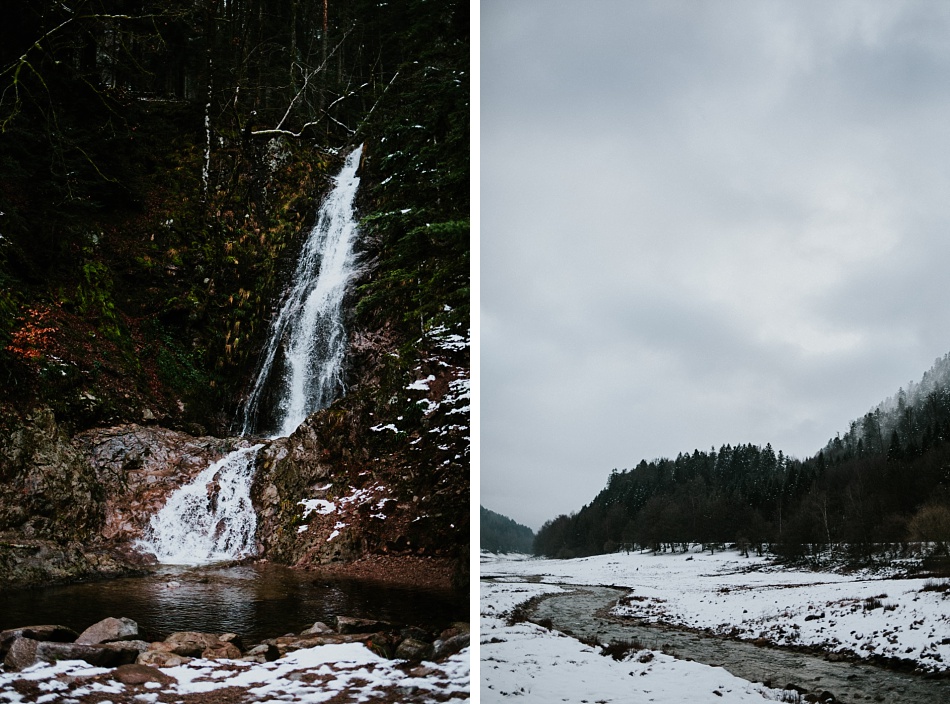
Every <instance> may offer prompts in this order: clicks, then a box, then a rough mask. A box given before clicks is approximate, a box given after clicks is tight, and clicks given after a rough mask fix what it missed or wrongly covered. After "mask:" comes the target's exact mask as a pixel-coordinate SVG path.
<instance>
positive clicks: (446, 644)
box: [432, 633, 471, 660]
mask: <svg viewBox="0 0 950 704" xmlns="http://www.w3.org/2000/svg"><path fill="white" fill-rule="evenodd" d="M470 638H471V637H470V635H469V634H468V633H459V634H458V635H456V636H452V637H451V638H446V639H445V640H443V639H441V638H440V639H439V640H437V641H436V642H435V643H433V644H432V647H433V652H432V657H433V658H435V659H436V660H441V659H442V658H447V657H448V656H449V655H454V654H455V653H457V652H459V651H460V650H463V649H464V648H467V647H468V646H469V644H470Z"/></svg>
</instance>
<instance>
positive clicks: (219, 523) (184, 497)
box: [138, 445, 264, 565]
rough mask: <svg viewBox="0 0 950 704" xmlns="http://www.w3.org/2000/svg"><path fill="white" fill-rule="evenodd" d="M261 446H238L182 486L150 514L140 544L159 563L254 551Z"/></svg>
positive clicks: (220, 557) (234, 556)
mask: <svg viewBox="0 0 950 704" xmlns="http://www.w3.org/2000/svg"><path fill="white" fill-rule="evenodd" d="M262 447H264V446H263V445H254V446H252V447H245V448H242V449H240V450H236V451H235V452H232V453H231V454H229V455H227V456H226V457H223V458H222V459H220V460H218V461H217V462H215V463H214V464H212V465H211V466H210V467H208V468H207V469H205V470H203V471H202V472H201V473H200V474H199V475H198V476H197V477H195V479H194V480H193V481H192V482H191V483H190V484H186V485H185V486H183V487H181V488H180V489H178V490H177V491H176V492H175V493H174V494H172V495H171V496H170V497H169V498H168V502H167V503H166V504H165V506H164V507H163V508H162V510H161V511H159V512H158V513H157V514H155V515H154V516H153V517H152V521H151V524H150V526H149V528H150V530H149V531H147V535H146V536H145V537H144V538H143V539H142V540H141V541H139V543H138V546H139V547H141V548H143V549H145V550H148V551H149V552H151V553H154V554H155V557H157V558H158V561H159V562H163V563H168V564H173V565H200V564H203V563H207V562H219V561H222V560H234V559H237V558H241V557H246V556H248V555H251V554H253V553H254V533H255V530H256V529H257V515H256V514H255V513H254V507H253V506H252V505H251V481H252V480H253V478H254V460H255V458H256V457H257V451H258V450H260V449H261V448H262Z"/></svg>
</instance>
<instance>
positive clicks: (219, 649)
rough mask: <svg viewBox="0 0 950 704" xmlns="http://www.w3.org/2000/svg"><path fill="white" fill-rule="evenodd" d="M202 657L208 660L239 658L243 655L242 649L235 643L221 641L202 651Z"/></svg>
mask: <svg viewBox="0 0 950 704" xmlns="http://www.w3.org/2000/svg"><path fill="white" fill-rule="evenodd" d="M201 657H203V658H205V659H206V660H237V659H238V658H239V657H241V651H240V650H239V649H238V647H237V646H236V645H234V643H222V642H220V641H219V642H218V643H217V644H216V645H212V646H209V647H207V648H205V649H204V650H203V651H201Z"/></svg>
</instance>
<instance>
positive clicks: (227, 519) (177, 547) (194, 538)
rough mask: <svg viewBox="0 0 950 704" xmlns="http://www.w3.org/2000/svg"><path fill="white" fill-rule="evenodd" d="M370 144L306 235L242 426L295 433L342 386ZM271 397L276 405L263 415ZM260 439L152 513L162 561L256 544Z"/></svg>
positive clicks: (349, 162)
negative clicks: (359, 199) (359, 200)
mask: <svg viewBox="0 0 950 704" xmlns="http://www.w3.org/2000/svg"><path fill="white" fill-rule="evenodd" d="M362 151H363V148H362V146H359V147H357V148H356V149H355V150H353V151H352V152H351V153H350V154H349V156H348V157H347V158H346V162H345V163H344V166H343V169H342V170H341V171H340V173H339V174H338V175H337V176H336V178H335V179H334V187H333V189H332V190H331V191H330V193H329V194H328V195H327V197H326V199H325V200H324V201H323V204H322V205H321V206H320V210H319V213H318V215H317V221H316V224H315V225H314V227H313V228H312V229H311V231H310V234H309V235H308V237H307V240H306V242H304V245H303V248H302V250H301V253H300V257H299V259H298V260H297V266H296V268H295V270H294V274H293V278H292V279H291V283H290V286H289V287H288V289H287V291H286V293H285V294H284V297H283V299H282V300H281V303H280V306H279V312H278V314H277V315H276V316H275V317H274V319H273V320H272V321H271V325H270V328H269V332H268V337H267V343H266V345H265V347H264V353H263V355H262V357H261V361H260V364H259V366H258V369H257V372H256V375H255V378H254V382H253V384H252V386H251V392H250V394H249V395H248V399H247V402H246V403H245V404H244V408H243V411H242V414H241V434H242V435H251V434H255V433H258V434H260V433H262V432H263V433H267V432H269V431H276V432H275V433H274V434H270V435H269V437H271V438H277V437H285V436H288V435H290V434H291V433H293V431H294V430H296V429H297V427H298V426H299V425H300V424H301V423H302V422H303V421H304V420H305V419H306V418H307V416H309V415H310V414H311V413H313V412H314V411H318V410H320V409H321V408H325V407H326V406H328V405H329V404H330V403H331V402H332V401H333V399H334V398H335V397H336V396H337V394H338V393H339V392H340V391H341V390H342V388H343V384H342V378H341V373H340V370H341V366H342V363H343V357H344V354H345V352H346V334H345V330H344V327H343V317H344V311H343V298H344V295H345V294H346V291H347V288H348V286H349V283H350V281H351V280H352V278H353V275H354V274H355V273H356V257H355V254H354V252H353V244H354V242H355V239H356V234H357V223H356V220H355V217H354V213H353V201H354V199H355V197H356V191H357V188H358V187H359V182H360V180H359V177H358V176H357V175H356V172H357V170H358V168H359V164H360V157H361V155H362ZM272 389H273V390H272ZM274 390H276V393H275V391H274ZM265 402H271V403H273V405H274V408H273V409H271V410H270V415H268V416H267V420H263V421H262V419H261V416H262V413H261V410H262V404H264V403H265ZM261 447H263V445H254V446H253V447H248V448H242V449H239V450H236V451H234V452H232V453H231V454H229V455H228V456H226V457H224V458H223V459H221V460H219V461H218V462H215V463H214V464H212V465H211V466H210V467H208V468H207V469H206V470H204V471H203V472H201V474H199V475H198V476H197V477H196V478H195V479H194V480H193V481H192V482H191V483H189V484H187V485H185V486H182V487H181V488H180V489H178V490H177V491H176V492H175V493H173V494H172V495H171V496H170V497H169V498H168V501H167V502H166V504H165V506H164V507H163V508H162V509H161V510H160V511H159V512H158V513H157V514H156V515H155V516H153V517H152V519H151V523H150V525H149V527H148V529H147V530H146V533H145V536H144V537H143V539H142V540H140V541H139V542H138V544H137V545H138V547H140V548H142V549H144V550H147V551H148V552H151V553H154V554H155V556H156V557H157V558H158V561H159V562H161V563H165V564H176V565H199V564H205V563H209V562H218V561H225V560H234V559H240V558H243V557H247V556H249V555H252V554H254V551H255V544H254V537H255V532H256V529H257V517H256V515H255V513H254V507H253V505H252V504H251V499H250V487H251V482H252V481H253V475H254V462H255V458H256V456H257V452H258V450H260V448H261Z"/></svg>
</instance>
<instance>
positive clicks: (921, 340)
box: [481, 0, 950, 527]
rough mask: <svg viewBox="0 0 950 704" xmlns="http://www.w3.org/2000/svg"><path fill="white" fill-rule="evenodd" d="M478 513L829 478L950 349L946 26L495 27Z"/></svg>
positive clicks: (514, 22) (604, 4)
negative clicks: (817, 461)
mask: <svg viewBox="0 0 950 704" xmlns="http://www.w3.org/2000/svg"><path fill="white" fill-rule="evenodd" d="M481 18H482V26H481V37H482V49H481V56H482V88H481V103H482V115H481V178H482V183H481V266H482V271H481V288H482V300H481V310H482V341H481V353H482V370H481V372H482V378H481V394H482V436H481V443H482V450H481V456H482V471H481V492H482V502H483V503H484V504H485V505H487V506H489V507H490V508H492V509H494V510H498V511H501V512H503V513H507V514H508V515H511V516H512V517H513V518H516V519H518V520H521V521H522V522H527V523H528V524H530V525H532V526H534V527H537V526H538V525H540V523H541V522H542V521H543V520H545V519H547V518H553V517H554V516H555V515H556V514H557V513H560V512H567V511H570V510H576V509H578V508H580V506H581V505H582V504H583V503H585V502H587V501H589V500H590V499H591V498H593V496H594V494H595V493H596V492H597V491H598V490H599V489H600V488H601V487H602V486H603V484H604V482H605V480H606V476H607V473H608V472H609V471H610V469H611V468H613V467H630V466H634V465H635V464H636V463H637V462H638V461H639V460H640V459H642V458H648V459H649V458H653V457H656V456H675V455H676V453H678V452H680V451H689V450H692V449H693V448H697V447H699V448H707V447H709V446H710V445H715V446H717V447H718V446H719V445H721V444H723V443H727V442H728V443H733V444H735V443H738V442H755V443H760V444H765V443H766V442H771V443H772V445H773V446H774V447H775V448H776V449H782V450H784V451H785V452H786V453H789V454H793V455H797V456H800V457H801V456H807V455H810V454H813V453H814V452H816V451H817V450H818V449H820V448H821V446H822V445H823V443H824V442H825V441H826V440H827V439H828V438H829V437H832V436H833V435H834V434H835V432H837V431H839V430H843V429H845V428H846V425H847V422H848V421H849V420H851V419H852V418H854V417H856V416H858V415H861V414H862V413H864V412H866V411H867V410H868V409H869V408H870V407H871V406H872V405H873V404H875V403H876V402H878V401H880V400H882V399H883V398H884V397H886V396H888V395H890V394H892V393H894V392H895V391H896V390H897V387H898V386H900V385H902V384H906V383H907V382H908V381H909V380H911V379H917V378H919V377H920V375H921V374H922V373H923V372H924V371H925V370H926V369H927V368H928V367H929V365H930V364H931V363H932V361H933V359H934V358H935V357H937V356H939V355H942V354H944V353H945V352H947V351H948V349H950V309H948V307H947V306H945V305H944V304H943V302H944V300H945V299H946V288H947V286H946V283H945V282H946V277H945V276H944V275H943V271H942V269H943V262H945V261H948V255H950V244H948V242H950V238H947V237H946V232H947V230H948V225H950V207H948V206H947V205H946V202H947V201H948V199H947V197H946V194H947V193H948V192H950V158H948V157H950V131H948V130H947V129H946V125H947V124H948V122H950V119H948V118H950V83H948V82H947V80H946V76H947V75H950V45H947V43H946V41H945V37H946V36H948V30H950V5H948V6H945V5H943V4H937V3H932V2H891V1H886V2H885V1H883V0H882V1H880V2H836V3H833V4H830V5H829V4H828V3H824V2H791V1H787V2H769V3H761V2H753V1H751V0H750V1H748V2H745V1H740V0H730V1H728V2H669V1H667V0H664V1H663V2H636V3H631V2H625V1H619V0H618V1H616V2H608V1H601V2H592V3H587V4H585V5H584V6H583V8H580V7H579V6H577V5H576V4H574V3H566V2H550V1H542V0H519V2H517V3H512V2H507V1H505V0H488V1H486V2H483V6H482V13H481Z"/></svg>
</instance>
